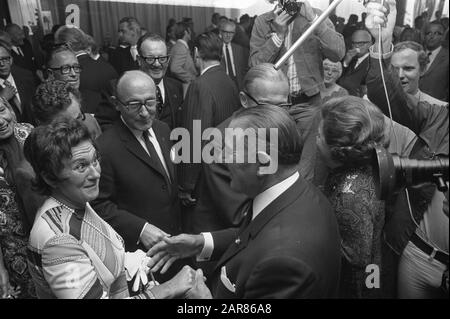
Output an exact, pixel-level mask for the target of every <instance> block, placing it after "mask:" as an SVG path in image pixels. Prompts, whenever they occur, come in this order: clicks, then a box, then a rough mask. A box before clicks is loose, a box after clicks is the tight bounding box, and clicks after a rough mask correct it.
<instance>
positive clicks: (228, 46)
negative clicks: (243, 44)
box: [222, 43, 236, 76]
mask: <svg viewBox="0 0 450 319" xmlns="http://www.w3.org/2000/svg"><path fill="white" fill-rule="evenodd" d="M227 48H228V53H229V54H230V59H231V61H230V64H231V67H232V68H233V70H232V72H233V73H231V72H230V70H228V61H227V53H226V52H227ZM222 51H223V57H224V59H225V68H226V71H227V75H230V74H231V75H233V76H236V66H235V65H234V56H233V48H232V47H231V43H228V44H226V43H224V44H223V47H222Z"/></svg>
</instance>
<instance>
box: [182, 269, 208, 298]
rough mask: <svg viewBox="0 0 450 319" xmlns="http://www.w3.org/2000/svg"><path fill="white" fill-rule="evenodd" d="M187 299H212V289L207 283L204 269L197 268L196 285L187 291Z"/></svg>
mask: <svg viewBox="0 0 450 319" xmlns="http://www.w3.org/2000/svg"><path fill="white" fill-rule="evenodd" d="M186 298H187V299H212V295H211V291H210V290H209V289H208V287H207V286H206V284H205V277H204V276H203V271H202V270H201V269H197V273H196V275H195V281H194V285H193V287H192V288H191V289H189V290H188V291H187V293H186Z"/></svg>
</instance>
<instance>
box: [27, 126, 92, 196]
mask: <svg viewBox="0 0 450 319" xmlns="http://www.w3.org/2000/svg"><path fill="white" fill-rule="evenodd" d="M84 141H91V142H92V144H93V145H94V142H93V140H92V137H91V135H90V134H89V131H88V129H87V128H86V127H85V126H84V124H82V123H81V122H80V121H77V120H76V119H69V118H58V119H57V120H55V121H53V122H52V123H50V124H49V125H45V126H38V127H36V128H35V129H34V130H33V131H32V132H31V134H30V136H29V137H28V138H27V140H26V141H25V145H24V154H25V158H26V159H27V161H28V162H29V163H30V164H31V166H32V167H33V170H34V172H35V173H36V178H35V180H34V182H33V188H34V190H35V191H37V192H39V193H41V194H43V195H47V196H49V195H51V193H52V186H51V185H49V184H48V183H47V182H46V181H45V179H47V180H48V181H50V182H52V183H53V182H55V183H56V182H58V181H60V179H59V175H60V173H61V171H62V170H63V168H64V162H63V161H64V160H70V159H71V158H72V147H75V146H77V145H78V144H80V143H81V142H84ZM94 146H95V145H94ZM44 177H45V179H44Z"/></svg>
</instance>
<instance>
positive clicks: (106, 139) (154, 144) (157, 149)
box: [93, 71, 181, 282]
mask: <svg viewBox="0 0 450 319" xmlns="http://www.w3.org/2000/svg"><path fill="white" fill-rule="evenodd" d="M113 101H114V104H115V107H116V109H117V110H118V111H119V112H120V118H119V119H118V120H117V121H116V123H115V124H114V126H113V127H112V128H111V129H109V130H107V131H106V132H105V133H103V135H102V136H101V137H100V138H99V139H98V140H97V141H98V147H99V151H100V155H101V158H102V160H101V166H102V173H101V179H100V194H99V196H98V198H97V199H96V200H95V201H94V202H93V205H94V207H95V210H96V212H98V214H99V215H100V216H101V217H102V218H103V219H105V220H106V221H107V222H108V223H109V224H110V225H111V226H112V227H114V229H115V230H116V231H117V232H118V233H119V234H120V235H121V236H122V238H123V239H124V241H125V249H126V251H135V250H136V249H138V248H140V249H143V250H144V251H147V250H148V249H150V248H151V247H152V246H153V245H154V244H156V243H157V242H159V241H160V240H161V239H162V238H163V237H164V236H168V234H170V235H175V234H179V233H180V231H181V227H180V217H181V216H180V202H179V199H178V183H177V175H176V173H175V167H174V164H173V163H172V161H171V159H170V149H171V147H172V144H171V141H170V130H169V127H168V126H167V124H166V123H164V122H161V121H159V120H157V119H156V113H157V100H156V87H155V84H154V82H153V80H152V78H151V77H150V76H148V75H147V74H145V73H144V72H142V71H129V72H126V73H124V75H123V76H122V77H121V78H120V79H119V81H118V83H117V87H116V96H115V97H114V98H113ZM177 269H181V263H180V267H179V268H177ZM171 275H172V274H171ZM171 275H170V276H171ZM156 279H157V280H158V281H160V282H163V281H165V279H169V276H165V277H160V278H158V277H157V278H156Z"/></svg>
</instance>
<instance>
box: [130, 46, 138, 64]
mask: <svg viewBox="0 0 450 319" xmlns="http://www.w3.org/2000/svg"><path fill="white" fill-rule="evenodd" d="M130 53H131V56H132V57H133V60H134V61H136V60H137V56H138V55H139V52H138V49H137V45H132V46H131V47H130Z"/></svg>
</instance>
